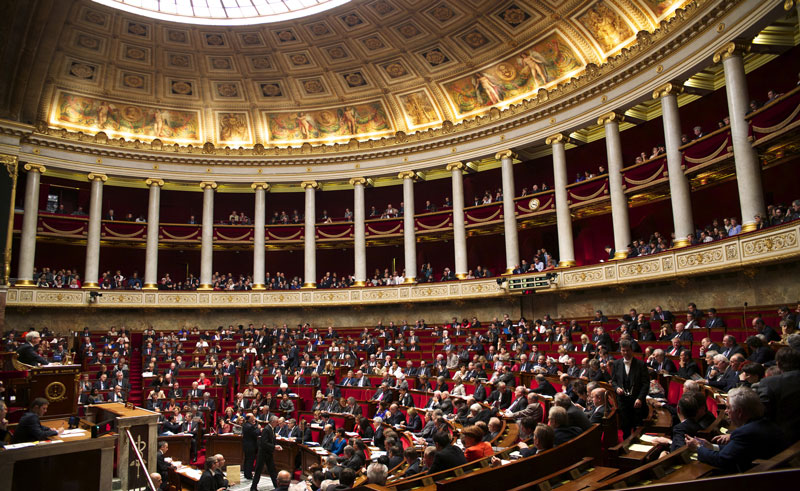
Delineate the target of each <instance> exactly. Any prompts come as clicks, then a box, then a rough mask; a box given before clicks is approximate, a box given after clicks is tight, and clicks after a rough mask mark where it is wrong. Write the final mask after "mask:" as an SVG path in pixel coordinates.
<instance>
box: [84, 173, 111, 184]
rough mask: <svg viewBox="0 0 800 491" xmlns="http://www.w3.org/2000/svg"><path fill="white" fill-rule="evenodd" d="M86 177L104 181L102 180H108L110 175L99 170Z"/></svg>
mask: <svg viewBox="0 0 800 491" xmlns="http://www.w3.org/2000/svg"><path fill="white" fill-rule="evenodd" d="M86 178H87V179H89V181H102V182H106V181H108V176H107V175H105V174H101V173H99V172H92V173H90V174H89V175H88V176H86Z"/></svg>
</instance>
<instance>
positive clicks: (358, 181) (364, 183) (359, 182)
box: [350, 177, 367, 186]
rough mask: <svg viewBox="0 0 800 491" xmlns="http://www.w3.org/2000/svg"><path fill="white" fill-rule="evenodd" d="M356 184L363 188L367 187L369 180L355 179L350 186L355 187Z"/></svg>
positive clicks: (351, 180) (363, 178)
mask: <svg viewBox="0 0 800 491" xmlns="http://www.w3.org/2000/svg"><path fill="white" fill-rule="evenodd" d="M356 184H361V185H362V186H366V185H367V179H366V178H365V177H354V178H352V179H350V185H351V186H355V185H356Z"/></svg>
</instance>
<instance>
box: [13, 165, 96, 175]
mask: <svg viewBox="0 0 800 491" xmlns="http://www.w3.org/2000/svg"><path fill="white" fill-rule="evenodd" d="M25 170H27V171H31V170H35V171H37V172H38V173H39V174H44V173H45V172H47V167H45V166H43V165H42V164H31V163H30V162H28V163H27V164H25ZM89 175H91V174H89Z"/></svg>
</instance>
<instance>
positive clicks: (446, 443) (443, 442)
mask: <svg viewBox="0 0 800 491" xmlns="http://www.w3.org/2000/svg"><path fill="white" fill-rule="evenodd" d="M433 443H434V444H435V445H436V455H435V456H434V457H433V464H431V467H430V469H428V474H435V473H437V472H440V471H445V470H447V469H452V468H453V467H458V466H459V465H464V464H466V463H467V459H466V457H464V452H463V451H462V450H461V449H460V448H458V447H456V446H455V445H452V444H451V437H450V432H448V431H439V432H437V433H436V434H435V435H433Z"/></svg>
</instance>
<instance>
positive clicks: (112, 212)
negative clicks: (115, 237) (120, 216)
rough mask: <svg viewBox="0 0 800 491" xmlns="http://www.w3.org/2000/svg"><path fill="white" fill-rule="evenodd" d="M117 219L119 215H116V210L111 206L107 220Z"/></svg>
mask: <svg viewBox="0 0 800 491" xmlns="http://www.w3.org/2000/svg"><path fill="white" fill-rule="evenodd" d="M116 219H117V216H116V215H114V210H113V209H111V208H109V210H108V213H107V214H106V220H109V221H114V220H116Z"/></svg>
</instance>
